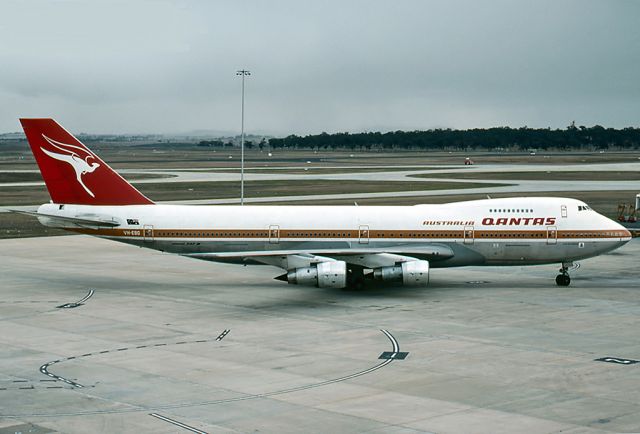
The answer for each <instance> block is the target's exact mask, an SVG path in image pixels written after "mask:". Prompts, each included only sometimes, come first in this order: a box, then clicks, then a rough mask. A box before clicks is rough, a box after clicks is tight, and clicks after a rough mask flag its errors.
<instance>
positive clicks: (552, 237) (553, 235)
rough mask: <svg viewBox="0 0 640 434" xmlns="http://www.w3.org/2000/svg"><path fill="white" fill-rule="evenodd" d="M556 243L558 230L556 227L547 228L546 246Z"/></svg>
mask: <svg viewBox="0 0 640 434" xmlns="http://www.w3.org/2000/svg"><path fill="white" fill-rule="evenodd" d="M557 243H558V228H557V227H556V226H547V244H557Z"/></svg>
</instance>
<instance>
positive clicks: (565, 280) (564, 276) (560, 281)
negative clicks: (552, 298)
mask: <svg viewBox="0 0 640 434" xmlns="http://www.w3.org/2000/svg"><path fill="white" fill-rule="evenodd" d="M569 267H573V263H572V262H563V263H562V267H560V270H559V271H560V274H558V275H557V276H556V285H558V286H569V284H570V283H571V277H569Z"/></svg>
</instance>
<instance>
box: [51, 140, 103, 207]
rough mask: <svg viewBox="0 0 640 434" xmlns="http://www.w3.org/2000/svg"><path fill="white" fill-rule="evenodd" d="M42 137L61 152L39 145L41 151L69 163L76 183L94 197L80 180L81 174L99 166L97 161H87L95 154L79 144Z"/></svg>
mask: <svg viewBox="0 0 640 434" xmlns="http://www.w3.org/2000/svg"><path fill="white" fill-rule="evenodd" d="M42 137H43V138H44V139H45V140H46V141H47V142H48V143H49V144H50V145H51V146H53V147H54V148H56V149H58V150H59V151H61V152H62V153H57V152H52V151H49V150H47V149H45V148H43V147H42V146H41V147H40V149H42V152H44V153H45V154H47V155H48V156H49V157H51V158H53V159H55V160H58V161H63V162H65V163H68V164H70V165H71V167H73V170H75V172H76V179H77V180H78V183H80V185H81V186H82V188H84V189H85V191H86V192H87V193H89V195H91V197H95V195H94V194H93V192H92V191H91V190H89V189H88V188H87V186H86V185H84V182H82V175H85V174H87V173H92V172H93V171H94V170H96V169H97V168H98V167H100V164H99V163H96V162H91V163H90V162H89V160H90V159H91V160H95V159H96V156H95V155H94V154H93V153H92V152H91V151H89V150H88V149H83V148H81V147H79V146H74V145H69V144H67V143H61V142H58V141H56V140H53V139H50V138H49V137H47V136H45V135H44V134H43V135H42Z"/></svg>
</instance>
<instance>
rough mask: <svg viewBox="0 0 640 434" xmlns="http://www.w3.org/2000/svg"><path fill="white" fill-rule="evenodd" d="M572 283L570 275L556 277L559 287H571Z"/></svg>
mask: <svg viewBox="0 0 640 434" xmlns="http://www.w3.org/2000/svg"><path fill="white" fill-rule="evenodd" d="M570 283H571V277H569V275H568V274H558V275H557V276H556V285H558V286H569V284H570Z"/></svg>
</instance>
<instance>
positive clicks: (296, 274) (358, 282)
mask: <svg viewBox="0 0 640 434" xmlns="http://www.w3.org/2000/svg"><path fill="white" fill-rule="evenodd" d="M20 122H21V123H22V126H23V128H24V131H25V133H26V136H27V140H28V141H29V144H30V146H31V150H32V151H33V155H34V156H35V159H36V162H37V163H38V166H39V168H40V171H41V172H42V177H43V178H44V181H45V184H46V186H47V189H48V190H49V194H50V195H51V203H48V204H44V205H42V206H40V207H39V208H38V211H37V212H27V213H26V214H30V215H34V216H36V217H38V219H39V220H40V222H41V223H42V224H44V225H46V226H52V227H57V228H64V229H67V230H70V231H73V232H77V233H81V234H89V235H94V236H98V237H102V238H107V239H111V240H115V241H120V242H124V243H129V244H134V245H137V246H140V247H147V248H150V249H155V250H160V251H163V252H169V253H175V254H179V255H183V256H188V257H191V258H196V259H203V260H207V261H219V262H232V263H238V264H268V265H274V266H277V267H280V268H282V269H283V270H284V271H285V272H284V274H282V275H281V276H278V277H276V278H277V279H279V280H283V281H286V282H289V283H292V284H300V285H311V286H317V287H320V288H345V287H355V288H358V287H362V285H363V284H364V282H365V280H366V279H373V280H379V281H387V282H397V283H398V284H403V285H408V286H424V285H427V283H428V282H429V271H430V269H431V268H440V267H461V266H469V265H500V266H502V265H505V266H507V265H537V264H548V263H558V264H560V273H559V274H558V276H557V277H556V283H557V284H558V285H560V286H567V285H569V283H570V282H571V279H570V277H569V273H568V271H569V269H570V267H571V266H572V265H573V261H576V260H579V259H585V258H589V257H593V256H597V255H600V254H602V253H606V252H609V251H611V250H614V249H616V248H618V247H620V246H622V245H623V244H625V243H626V242H628V241H629V240H630V239H631V234H630V233H629V231H628V230H626V229H625V228H624V227H622V226H621V225H619V224H618V223H616V222H614V221H612V220H610V219H608V218H606V217H604V216H602V215H600V214H598V213H597V212H595V211H594V210H592V209H591V208H590V207H589V206H588V205H587V204H585V203H584V202H581V201H579V200H575V199H567V198H557V197H536V198H533V197H514V198H508V199H487V200H474V201H467V202H456V203H448V204H442V205H415V206H220V205H216V206H194V205H163V204H155V203H153V202H152V201H151V200H150V199H148V198H147V197H145V196H144V195H143V194H142V193H140V192H139V191H138V190H136V189H135V188H134V187H133V186H132V185H131V184H129V183H128V182H127V181H125V180H124V179H123V178H122V177H121V176H120V175H118V174H117V173H116V172H115V171H114V170H112V169H111V168H110V167H109V166H108V165H107V164H106V163H105V162H104V161H102V160H101V159H100V158H99V157H98V156H97V155H96V154H94V153H93V152H91V151H90V150H89V149H88V148H87V147H86V146H84V145H83V144H82V143H80V141H79V140H78V139H76V138H75V137H74V136H73V135H72V134H70V133H69V132H67V131H66V130H65V129H64V128H62V127H61V126H60V125H59V124H58V123H56V122H55V121H54V120H53V119H21V120H20Z"/></svg>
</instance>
